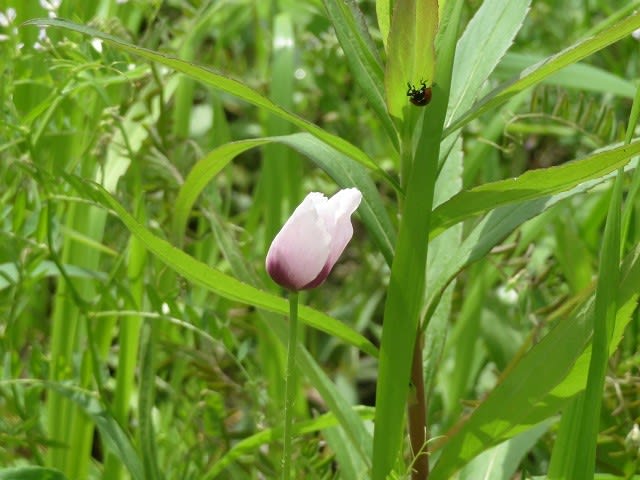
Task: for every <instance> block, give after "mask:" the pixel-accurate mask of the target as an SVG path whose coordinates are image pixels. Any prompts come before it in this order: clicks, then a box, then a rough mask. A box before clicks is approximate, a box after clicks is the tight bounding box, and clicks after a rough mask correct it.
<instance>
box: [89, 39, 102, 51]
mask: <svg viewBox="0 0 640 480" xmlns="http://www.w3.org/2000/svg"><path fill="white" fill-rule="evenodd" d="M91 46H92V47H93V48H94V49H95V50H96V52H98V53H102V40H100V39H99V38H92V39H91Z"/></svg>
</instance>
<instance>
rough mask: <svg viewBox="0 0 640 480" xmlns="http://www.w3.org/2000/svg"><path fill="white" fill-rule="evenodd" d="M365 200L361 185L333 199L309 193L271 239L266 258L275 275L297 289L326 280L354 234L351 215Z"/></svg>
mask: <svg viewBox="0 0 640 480" xmlns="http://www.w3.org/2000/svg"><path fill="white" fill-rule="evenodd" d="M361 200H362V194H361V193H360V191H359V190H358V189H357V188H347V189H344V190H340V191H339V192H338V193H336V194H335V195H334V196H333V197H331V198H327V197H325V196H324V195H323V194H321V193H318V192H312V193H310V194H309V195H307V197H306V198H305V199H304V200H303V201H302V203H301V204H300V205H299V206H298V208H296V209H295V211H294V212H293V214H292V215H291V217H289V219H288V220H287V222H286V223H285V224H284V226H283V227H282V229H281V230H280V232H278V234H277V235H276V237H275V238H274V239H273V242H271V246H270V247H269V252H268V253H267V259H266V268H267V272H268V273H269V275H270V276H271V278H272V279H273V280H274V281H275V282H276V283H278V284H279V285H281V286H283V287H285V288H287V289H289V290H293V291H298V290H307V289H310V288H315V287H317V286H318V285H320V284H321V283H322V282H324V281H325V280H326V278H327V276H328V275H329V273H330V272H331V269H332V268H333V266H334V265H335V263H336V262H337V261H338V258H339V257H340V255H341V254H342V252H343V251H344V249H345V247H346V246H347V244H348V243H349V240H351V237H352V236H353V226H352V225H351V215H352V214H353V212H355V211H356V209H357V208H358V205H360V201H361Z"/></svg>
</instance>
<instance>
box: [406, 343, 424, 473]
mask: <svg viewBox="0 0 640 480" xmlns="http://www.w3.org/2000/svg"><path fill="white" fill-rule="evenodd" d="M423 375H424V372H423V367H422V335H421V334H420V332H418V335H417V336H416V343H415V345H414V348H413V362H412V365H411V383H412V385H413V388H414V389H415V396H413V395H412V398H411V399H410V401H409V405H408V411H409V412H408V413H409V438H410V440H411V449H412V450H413V465H412V466H413V468H412V469H411V479H412V480H426V479H427V478H428V477H429V453H428V451H427V402H426V398H425V392H424V376H423Z"/></svg>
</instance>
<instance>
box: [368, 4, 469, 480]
mask: <svg viewBox="0 0 640 480" xmlns="http://www.w3.org/2000/svg"><path fill="white" fill-rule="evenodd" d="M449 5H450V7H449V8H450V12H447V13H446V16H447V17H448V19H449V22H448V23H447V25H446V28H445V29H444V30H443V31H442V32H441V34H440V50H439V52H438V55H439V57H438V70H437V71H436V76H435V78H436V82H437V83H438V87H437V89H438V90H439V93H440V94H439V95H434V98H433V100H432V102H431V104H430V105H429V109H428V111H427V112H425V113H424V121H423V122H422V130H421V131H420V137H419V139H418V141H417V145H416V148H415V158H413V161H412V163H411V165H410V168H405V171H407V173H408V175H407V177H406V184H407V186H406V196H405V199H404V200H405V201H404V202H403V208H402V212H401V223H400V228H399V231H398V239H397V242H396V250H395V256H394V259H393V264H392V266H391V276H390V279H389V287H388V290H387V298H386V302H385V308H384V319H383V327H382V340H381V346H380V361H379V366H378V386H377V390H376V418H375V434H374V441H373V471H372V478H373V480H384V479H386V478H387V476H388V475H389V474H390V473H391V472H392V470H393V468H394V466H395V465H396V463H398V461H399V460H401V459H402V458H403V457H402V455H400V453H401V450H402V445H403V432H404V423H405V422H404V416H405V415H404V414H405V410H406V401H407V395H408V392H409V379H410V371H411V361H412V357H413V351H414V345H415V340H416V337H417V333H418V325H419V322H420V318H421V314H422V311H423V306H424V292H425V288H426V285H427V283H426V282H427V279H426V265H427V254H428V247H429V244H428V242H426V241H425V239H424V238H423V239H420V236H421V235H423V234H427V232H429V227H430V221H431V211H432V205H433V199H434V191H435V183H436V179H437V173H438V158H439V153H440V152H439V150H440V139H441V138H442V128H443V126H444V119H445V116H446V113H447V104H448V101H449V86H450V83H451V70H452V67H453V57H454V55H455V45H456V40H457V34H458V26H459V22H460V15H461V9H462V1H461V0H457V1H455V2H449ZM399 7H400V5H399V4H397V5H396V11H397V9H398V8H399ZM394 21H395V20H394ZM393 28H396V25H394V26H393ZM427 48H428V47H427ZM409 160H412V159H411V158H409ZM405 167H406V166H405Z"/></svg>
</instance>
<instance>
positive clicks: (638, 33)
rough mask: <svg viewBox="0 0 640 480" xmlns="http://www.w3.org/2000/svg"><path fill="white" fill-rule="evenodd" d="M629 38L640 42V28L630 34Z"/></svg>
mask: <svg viewBox="0 0 640 480" xmlns="http://www.w3.org/2000/svg"><path fill="white" fill-rule="evenodd" d="M631 36H632V37H633V38H635V39H636V40H640V28H638V29H637V30H634V31H633V32H631Z"/></svg>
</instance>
